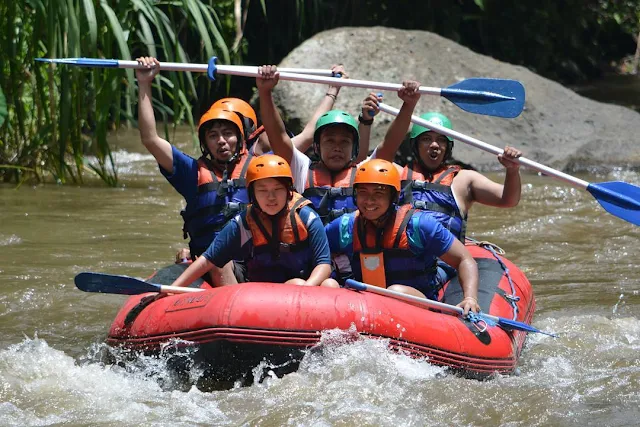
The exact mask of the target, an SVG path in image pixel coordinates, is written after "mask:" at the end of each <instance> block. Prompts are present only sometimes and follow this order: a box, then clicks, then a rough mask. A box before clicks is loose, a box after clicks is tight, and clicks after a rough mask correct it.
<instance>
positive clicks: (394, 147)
mask: <svg viewBox="0 0 640 427" xmlns="http://www.w3.org/2000/svg"><path fill="white" fill-rule="evenodd" d="M419 87H420V83H418V82H415V81H412V80H405V81H404V82H402V88H401V89H400V90H399V91H398V97H399V98H400V99H402V101H403V103H402V107H400V112H399V113H398V115H397V116H396V118H395V119H394V120H393V122H391V125H389V129H388V130H387V133H386V135H385V136H384V140H383V141H382V143H381V144H380V145H378V147H377V151H376V157H377V158H378V159H384V160H388V161H390V162H392V161H393V159H394V158H395V155H396V151H398V148H400V144H402V140H403V139H404V136H405V135H406V134H407V129H409V125H410V124H411V115H412V114H413V110H414V109H415V108H416V104H417V103H418V101H419V100H420V92H418V88H419Z"/></svg>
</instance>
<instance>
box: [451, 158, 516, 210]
mask: <svg viewBox="0 0 640 427" xmlns="http://www.w3.org/2000/svg"><path fill="white" fill-rule="evenodd" d="M521 155H522V152H521V151H519V150H517V149H515V148H513V147H509V146H507V147H505V149H504V154H501V155H500V156H498V160H499V161H500V163H501V164H502V165H503V166H504V167H505V168H506V170H507V171H506V176H505V178H504V185H500V184H498V183H497V182H494V181H492V180H490V179H489V178H487V177H486V176H484V175H482V174H480V173H478V172H474V171H463V172H461V174H462V173H464V175H468V177H467V178H465V179H467V180H468V181H469V182H468V188H469V191H468V192H469V195H468V197H467V199H468V202H469V203H468V205H469V206H467V209H468V208H469V207H470V205H471V203H473V202H478V203H481V204H483V205H488V206H495V207H499V208H512V207H514V206H516V205H517V204H518V203H519V202H520V195H521V191H522V183H521V180H520V165H519V164H518V163H516V162H514V161H512V160H511V159H516V158H518V157H520V156H521Z"/></svg>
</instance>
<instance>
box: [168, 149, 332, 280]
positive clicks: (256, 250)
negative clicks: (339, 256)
mask: <svg viewBox="0 0 640 427" xmlns="http://www.w3.org/2000/svg"><path fill="white" fill-rule="evenodd" d="M247 186H248V189H249V197H250V200H251V204H250V205H249V206H248V207H247V210H246V211H244V212H242V213H240V214H239V215H237V216H236V217H235V218H233V220H231V221H229V223H227V225H226V226H225V227H224V228H223V230H222V231H221V232H220V234H219V235H218V236H217V237H216V239H215V240H214V241H213V243H212V244H211V246H209V249H207V250H206V251H205V252H204V254H203V255H202V256H201V257H200V258H198V259H197V260H196V261H195V262H194V263H193V264H191V266H190V267H189V268H187V270H186V271H185V272H184V273H183V274H182V275H180V277H178V279H177V280H176V281H175V282H174V283H173V285H174V286H187V285H189V284H190V283H192V282H193V281H194V280H196V279H197V278H198V277H200V276H202V275H203V274H205V273H206V272H207V271H209V270H211V269H212V268H214V266H217V267H220V266H223V265H225V264H227V263H228V262H230V261H232V260H243V261H245V262H246V266H247V280H248V281H251V282H274V283H288V284H296V285H303V286H318V285H320V284H321V283H322V282H323V281H324V280H325V279H327V278H328V277H329V275H330V273H331V259H330V253H329V244H328V242H327V236H326V234H325V232H324V228H323V225H322V221H321V220H320V217H319V216H318V215H317V214H316V213H315V212H314V211H313V209H311V207H310V206H309V204H310V202H309V201H308V200H306V199H304V198H303V197H302V196H300V195H299V194H298V193H296V192H295V191H294V190H293V178H292V176H291V169H290V168H289V164H288V163H287V162H286V161H285V160H284V159H283V158H282V157H279V156H276V155H273V154H265V155H263V156H259V157H254V158H253V159H252V160H251V163H250V164H249V168H248V169H247Z"/></svg>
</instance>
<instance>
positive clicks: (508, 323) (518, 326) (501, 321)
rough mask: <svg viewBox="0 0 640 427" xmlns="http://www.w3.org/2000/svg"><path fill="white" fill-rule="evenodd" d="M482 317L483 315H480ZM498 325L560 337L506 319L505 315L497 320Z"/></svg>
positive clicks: (503, 327) (504, 327) (507, 328)
mask: <svg viewBox="0 0 640 427" xmlns="http://www.w3.org/2000/svg"><path fill="white" fill-rule="evenodd" d="M480 317H482V315H480ZM497 323H498V326H500V327H501V328H502V329H506V330H516V331H524V332H534V333H537V334H543V335H548V336H550V337H553V338H558V336H557V335H556V334H552V333H551V332H544V331H541V330H540V329H538V328H534V327H533V326H531V325H528V324H526V323H524V322H518V321H517V320H510V319H505V318H504V317H498V320H497Z"/></svg>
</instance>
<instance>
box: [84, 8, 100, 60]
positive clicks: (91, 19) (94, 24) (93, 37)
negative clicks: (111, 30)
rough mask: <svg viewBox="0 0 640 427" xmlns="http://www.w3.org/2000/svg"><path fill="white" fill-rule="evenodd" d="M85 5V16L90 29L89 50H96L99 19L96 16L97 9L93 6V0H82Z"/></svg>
mask: <svg viewBox="0 0 640 427" xmlns="http://www.w3.org/2000/svg"><path fill="white" fill-rule="evenodd" d="M82 4H83V6H84V17H85V20H86V21H87V29H88V30H89V50H90V51H91V52H95V51H96V49H97V47H98V20H97V18H96V9H95V8H94V7H93V1H92V0H82Z"/></svg>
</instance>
